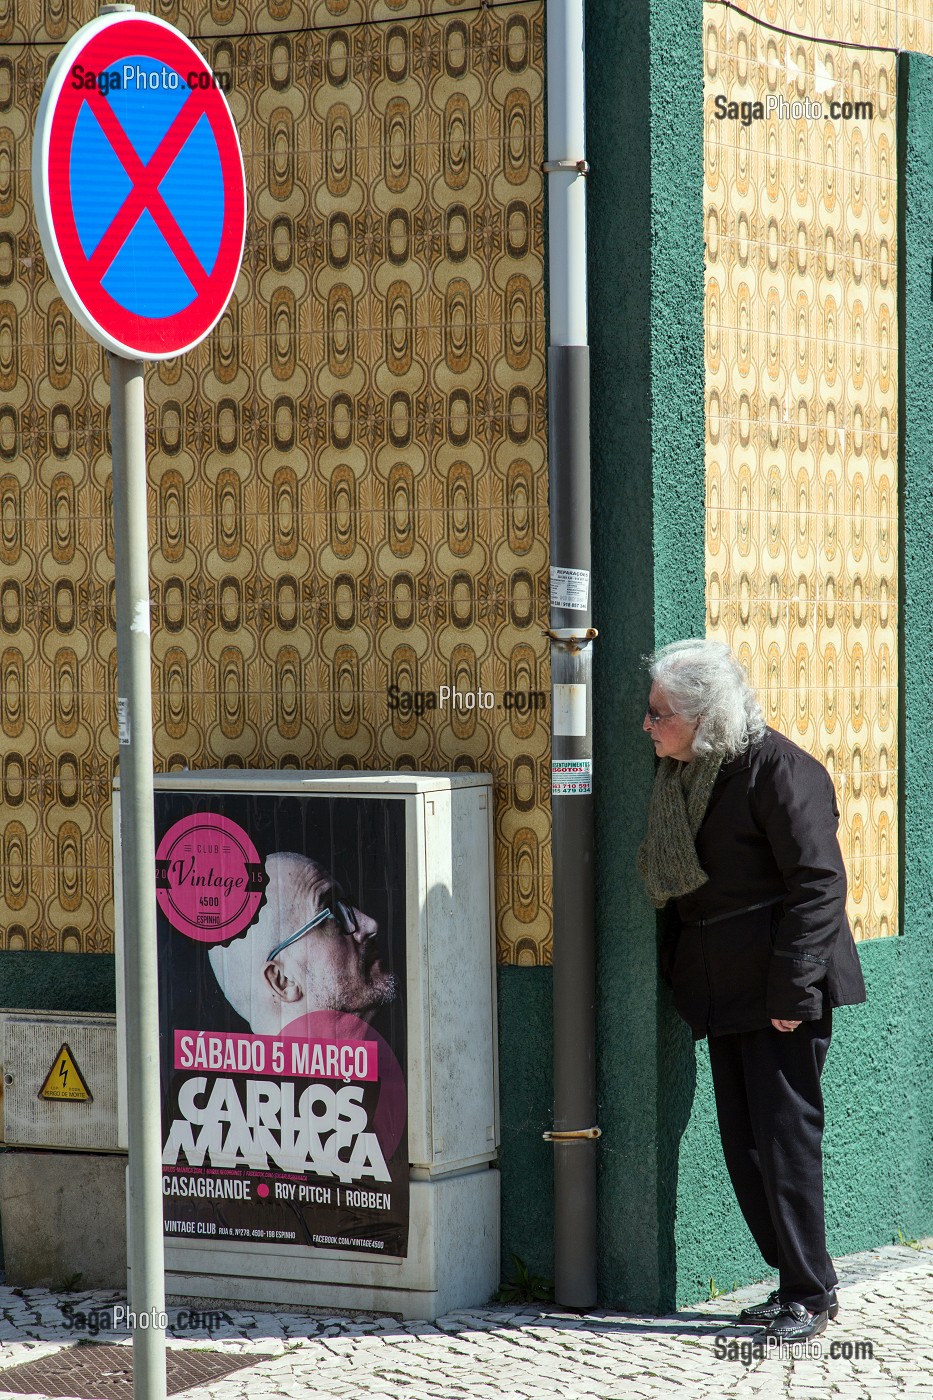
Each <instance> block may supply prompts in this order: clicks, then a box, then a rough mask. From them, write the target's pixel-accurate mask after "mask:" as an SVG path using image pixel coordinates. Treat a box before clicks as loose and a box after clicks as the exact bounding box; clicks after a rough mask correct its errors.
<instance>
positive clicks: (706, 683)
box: [638, 641, 865, 1341]
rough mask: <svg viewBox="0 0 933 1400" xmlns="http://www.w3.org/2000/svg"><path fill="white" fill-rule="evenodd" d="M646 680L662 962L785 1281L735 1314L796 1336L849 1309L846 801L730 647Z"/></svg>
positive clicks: (739, 1192) (649, 870)
mask: <svg viewBox="0 0 933 1400" xmlns="http://www.w3.org/2000/svg"><path fill="white" fill-rule="evenodd" d="M650 675H651V692H650V695H649V697H648V711H647V713H646V715H645V720H644V729H645V732H646V733H647V734H648V735H650V737H651V741H652V743H653V744H654V750H655V753H656V755H657V757H658V758H659V759H660V763H659V764H658V768H657V773H656V777H655V784H654V790H653V792H652V797H651V806H650V810H649V814H648V831H647V835H646V836H645V840H644V842H643V843H642V846H641V849H640V850H639V853H638V868H639V871H640V873H641V875H642V878H643V879H644V882H645V885H646V888H647V890H648V895H649V897H650V899H651V901H652V903H653V904H654V905H655V906H656V907H657V908H658V909H664V910H665V915H664V924H665V929H664V935H663V937H662V942H661V973H662V976H663V977H664V978H665V980H666V981H667V982H668V983H669V985H670V986H671V988H672V989H673V993H674V1004H675V1006H676V1008H677V1010H678V1011H679V1013H680V1015H681V1016H682V1017H683V1019H684V1020H685V1021H686V1022H687V1024H688V1025H689V1026H690V1027H691V1029H692V1031H693V1034H694V1038H695V1039H702V1037H704V1036H708V1037H709V1056H710V1064H711V1067H712V1073H713V1085H714V1088H715V1092H716V1111H717V1114H718V1118H719V1131H720V1136H721V1138H722V1146H723V1152H724V1154H725V1159H726V1166H727V1167H728V1170H729V1176H730V1178H731V1180H732V1185H733V1187H734V1189H735V1194H736V1196H737V1198H738V1202H739V1206H740V1207H741V1210H742V1214H743V1215H744V1217H745V1220H746V1223H747V1224H748V1228H749V1229H750V1231H751V1233H752V1235H753V1236H754V1239H755V1242H756V1244H757V1245H758V1248H759V1249H760V1250H761V1253H762V1254H763V1255H764V1257H765V1259H766V1260H767V1262H768V1263H769V1264H770V1265H771V1266H772V1267H773V1268H775V1269H777V1271H778V1275H779V1287H778V1288H777V1289H776V1290H775V1292H773V1293H772V1294H771V1295H770V1297H769V1298H768V1299H767V1300H766V1301H765V1302H763V1303H760V1304H758V1305H757V1306H755V1307H750V1308H746V1309H745V1310H744V1312H743V1313H742V1315H741V1321H742V1322H743V1323H758V1324H761V1325H762V1326H767V1330H768V1333H769V1334H770V1335H771V1336H773V1337H777V1338H780V1339H783V1340H786V1341H799V1340H801V1339H803V1338H806V1337H811V1336H814V1335H815V1334H816V1333H818V1332H822V1331H823V1330H824V1329H825V1327H826V1323H827V1320H828V1319H829V1318H831V1317H835V1316H836V1313H837V1312H838V1310H839V1309H838V1303H837V1301H836V1293H835V1286H836V1282H837V1279H836V1273H835V1270H834V1268H833V1263H832V1260H831V1259H830V1258H829V1256H828V1254H827V1253H826V1230H825V1223H824V1212H823V1160H822V1136H823V1098H822V1094H821V1092H820V1075H821V1072H822V1069H823V1063H824V1061H825V1059H826V1052H827V1050H828V1049H829V1041H830V1035H831V1033H832V1008H833V1007H834V1006H845V1005H850V1004H853V1003H855V1002H861V1001H864V1000H865V986H864V983H863V981H862V972H861V968H860V966H859V960H858V954H857V953H856V950H855V943H854V941H853V938H852V933H851V930H850V928H849V924H848V920H847V918H846V912H845V901H846V875H845V869H844V867H843V863H842V856H841V854H840V851H839V843H838V841H837V839H836V827H837V825H838V821H839V810H838V808H837V806H836V798H835V793H834V791H833V785H832V781H831V779H830V777H829V774H828V773H827V771H826V769H825V768H824V767H823V765H822V764H821V763H818V762H817V760H816V759H815V758H813V757H811V755H810V754H808V753H805V752H804V750H803V749H800V748H798V747H797V745H796V744H793V743H791V741H790V740H789V739H786V738H784V736H783V735H782V734H778V733H777V732H776V731H775V730H773V729H769V728H767V727H766V726H765V723H764V720H763V719H762V714H761V710H760V708H759V705H758V702H757V700H756V699H755V696H754V693H753V692H752V690H751V689H750V687H749V685H748V682H747V680H746V678H745V673H744V671H743V670H742V668H741V666H740V665H739V663H738V661H737V660H736V659H735V657H734V656H733V655H732V653H731V651H730V650H729V648H728V647H727V646H724V645H723V644H722V643H720V642H712V641H684V642H674V643H672V644H671V645H670V646H666V647H663V648H662V649H661V650H660V651H658V652H657V653H656V654H655V655H654V656H653V657H652V658H651V659H650Z"/></svg>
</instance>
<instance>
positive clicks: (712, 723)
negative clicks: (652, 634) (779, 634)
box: [646, 637, 765, 758]
mask: <svg viewBox="0 0 933 1400" xmlns="http://www.w3.org/2000/svg"><path fill="white" fill-rule="evenodd" d="M646 660H647V662H648V673H649V675H650V676H651V679H652V681H654V682H655V683H656V684H657V685H659V686H660V687H661V689H662V690H663V691H664V694H665V695H666V696H667V700H668V703H669V704H670V707H671V709H672V710H674V711H675V713H676V714H678V715H682V716H683V717H684V719H688V720H694V719H699V721H700V723H699V725H698V726H697V731H696V737H695V738H694V740H693V752H694V753H695V754H696V755H697V756H698V757H699V756H705V755H706V754H711V753H717V754H722V755H723V757H724V758H734V757H735V756H736V754H740V753H744V752H745V750H746V749H747V748H748V747H749V745H750V744H754V743H757V741H758V740H759V739H760V738H761V736H762V735H763V734H764V732H765V721H764V716H763V715H762V713H761V706H760V705H759V704H758V700H757V699H756V697H755V692H754V691H753V690H752V688H751V686H750V685H749V683H748V677H747V676H746V674H745V672H744V670H743V669H742V666H741V665H740V664H739V661H738V660H737V659H736V657H735V656H734V655H733V653H732V652H731V651H730V649H729V648H728V647H727V646H726V644H725V642H713V641H707V640H705V639H703V638H696V637H694V638H690V639H688V640H687V641H683V642H671V643H670V644H669V645H668V646H666V647H661V648H660V649H659V650H658V651H656V652H655V653H654V654H653V655H652V656H649V657H647V658H646Z"/></svg>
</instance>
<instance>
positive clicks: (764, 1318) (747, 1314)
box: [739, 1288, 839, 1327]
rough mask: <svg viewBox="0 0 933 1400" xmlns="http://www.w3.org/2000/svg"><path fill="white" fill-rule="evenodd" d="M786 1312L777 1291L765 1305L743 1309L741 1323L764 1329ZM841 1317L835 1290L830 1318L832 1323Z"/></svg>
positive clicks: (831, 1297)
mask: <svg viewBox="0 0 933 1400" xmlns="http://www.w3.org/2000/svg"><path fill="white" fill-rule="evenodd" d="M783 1311H784V1304H783V1303H782V1302H781V1295H780V1290H779V1289H777V1288H776V1289H775V1290H774V1292H773V1293H769V1294H768V1296H767V1298H766V1299H765V1300H764V1302H763V1303H753V1304H752V1306H751V1307H750V1308H743V1309H742V1311H741V1312H740V1313H739V1323H740V1324H741V1326H743V1327H764V1326H767V1324H768V1323H769V1322H773V1321H774V1319H775V1318H776V1317H779V1316H780V1314H781V1313H782V1312H783ZM838 1316H839V1299H838V1298H837V1297H836V1290H835V1288H834V1289H833V1290H832V1292H831V1293H830V1295H829V1311H828V1317H829V1320H830V1322H834V1321H835V1320H836V1318H837V1317H838Z"/></svg>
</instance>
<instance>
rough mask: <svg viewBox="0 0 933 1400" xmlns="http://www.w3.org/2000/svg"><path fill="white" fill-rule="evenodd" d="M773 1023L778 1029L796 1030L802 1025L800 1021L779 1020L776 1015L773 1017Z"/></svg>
mask: <svg viewBox="0 0 933 1400" xmlns="http://www.w3.org/2000/svg"><path fill="white" fill-rule="evenodd" d="M771 1024H772V1026H773V1027H774V1029H775V1030H776V1031H795V1030H796V1029H797V1027H798V1026H799V1025H800V1022H799V1021H779V1020H776V1019H775V1017H774V1016H772V1017H771Z"/></svg>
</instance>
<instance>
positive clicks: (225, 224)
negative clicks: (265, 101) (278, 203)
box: [33, 14, 246, 359]
mask: <svg viewBox="0 0 933 1400" xmlns="http://www.w3.org/2000/svg"><path fill="white" fill-rule="evenodd" d="M36 144H37V150H36V158H35V160H34V165H33V183H34V190H35V195H36V208H37V215H38V219H39V226H40V233H41V235H42V240H43V246H44V247H45V250H46V255H47V257H48V260H49V266H50V270H51V272H52V275H53V277H54V278H55V281H56V284H57V285H58V287H59V289H60V291H61V292H62V295H63V296H64V297H65V300H66V301H67V302H68V304H69V305H70V307H71V309H72V311H73V312H74V314H75V315H76V316H77V317H78V319H79V320H80V321H81V322H82V324H83V325H84V326H85V327H86V328H87V329H88V330H89V331H90V333H91V334H92V335H93V336H94V337H95V338H96V339H97V340H99V341H100V342H101V343H102V344H104V345H105V346H106V347H107V348H108V349H110V350H112V351H114V352H115V353H116V354H121V355H124V356H127V357H129V358H133V359H165V358H167V357H168V356H170V355H177V354H181V353H183V352H184V351H185V350H187V349H190V348H191V347H192V346H193V345H196V344H197V343H198V341H199V340H201V339H203V337H204V336H205V335H207V334H208V332H209V331H210V330H211V328H212V327H213V326H214V325H215V324H216V322H217V320H218V319H219V317H220V316H221V314H222V312H223V310H224V307H225V306H226V304H227V301H228V300H229V298H230V295H231V293H232V290H233V286H234V283H235V282H236V278H237V275H238V273H239V268H240V261H241V258H242V251H243V237H244V232H245V222H246V196H245V187H244V180H243V161H242V156H241V154H240V147H239V141H238V138H237V133H236V128H235V126H234V124H233V119H232V117H231V114H230V109H229V107H228V106H227V102H226V99H225V97H224V95H223V92H222V91H221V89H220V87H219V85H218V84H217V81H216V79H215V78H214V75H213V74H212V73H211V70H210V69H209V68H208V67H207V65H206V64H205V62H204V60H203V59H202V58H201V56H200V54H199V53H198V52H197V50H196V49H195V48H194V46H193V45H192V44H191V43H190V42H189V41H188V40H187V39H186V38H185V37H184V36H183V35H182V34H179V33H178V31H177V30H175V29H173V28H172V26H171V25H167V24H165V23H164V21H162V20H157V19H153V18H152V17H151V16H141V15H135V14H133V15H110V16H105V17H102V18H101V19H99V20H94V21H92V22H91V23H90V24H88V25H85V27H84V28H83V29H82V30H80V31H79V32H78V34H76V35H75V36H74V38H73V39H72V40H70V42H69V43H68V44H67V45H66V46H65V49H64V50H63V51H62V53H61V55H60V56H59V58H58V61H57V62H56V65H55V67H54V69H53V71H52V74H51V75H50V78H49V82H48V84H47V86H46V89H45V92H44V94H43V98H42V105H41V106H40V110H39V118H38V122H37V129H36Z"/></svg>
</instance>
